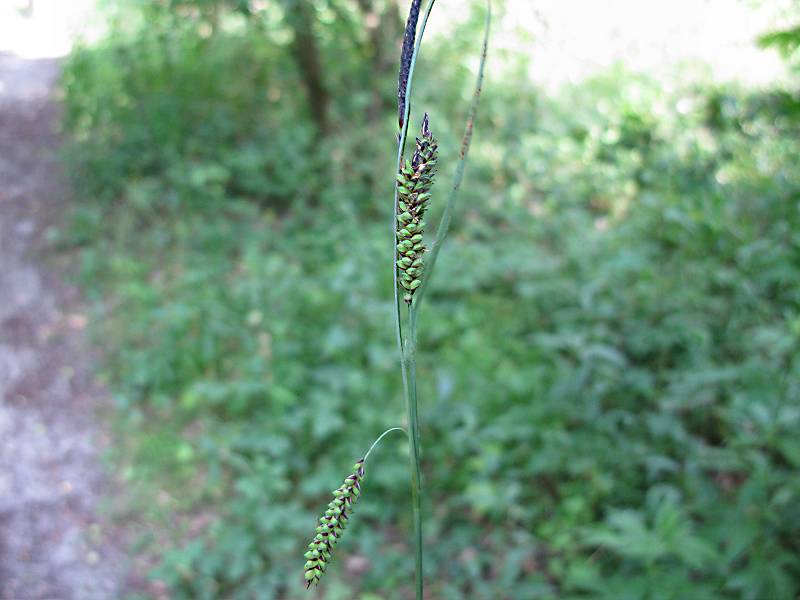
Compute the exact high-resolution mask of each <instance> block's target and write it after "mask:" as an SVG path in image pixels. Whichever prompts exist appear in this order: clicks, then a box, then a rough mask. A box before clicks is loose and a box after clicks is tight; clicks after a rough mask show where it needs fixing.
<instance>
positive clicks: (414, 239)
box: [396, 114, 438, 304]
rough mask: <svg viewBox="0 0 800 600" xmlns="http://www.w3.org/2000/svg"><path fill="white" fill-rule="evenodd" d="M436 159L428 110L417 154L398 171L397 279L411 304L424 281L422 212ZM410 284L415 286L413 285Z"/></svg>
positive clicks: (405, 298) (426, 201)
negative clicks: (408, 274) (407, 272)
mask: <svg viewBox="0 0 800 600" xmlns="http://www.w3.org/2000/svg"><path fill="white" fill-rule="evenodd" d="M437 160H438V145H437V143H436V140H435V139H434V137H433V135H432V134H431V131H430V128H429V119H428V115H427V114H425V116H424V117H423V119H422V128H421V132H420V137H418V138H417V144H416V149H415V150H414V155H413V156H412V158H411V160H408V159H406V160H405V162H404V164H403V168H402V169H400V172H399V173H398V174H397V182H398V187H397V189H398V196H399V200H398V204H397V207H398V214H397V223H398V225H397V229H396V231H397V234H396V235H397V241H398V242H399V243H398V245H397V250H398V252H399V253H400V254H401V255H402V258H401V259H400V261H398V263H397V269H398V283H399V285H400V286H402V287H403V288H405V289H406V290H408V292H407V293H404V294H403V299H404V300H405V302H406V303H407V304H411V302H412V300H413V293H414V290H415V289H417V288H418V287H419V286H420V285H422V281H421V280H420V279H419V278H418V277H419V274H420V273H421V271H419V269H420V268H421V267H422V255H423V254H424V253H425V246H424V245H423V244H422V234H423V232H424V230H425V222H424V221H423V220H422V216H423V215H424V214H425V211H426V210H427V208H428V201H429V200H430V198H431V192H430V190H431V186H432V185H433V176H434V174H435V166H436V161H437ZM406 242H408V244H406ZM406 258H407V259H410V260H411V264H412V266H413V267H414V268H416V269H418V271H417V272H416V273H412V274H411V275H412V276H416V277H417V279H414V280H413V282H411V283H409V281H408V279H407V278H405V277H404V276H403V275H404V274H403V271H405V270H406V269H408V264H407V263H406V262H405V259H406ZM411 285H413V286H414V287H410V286H411Z"/></svg>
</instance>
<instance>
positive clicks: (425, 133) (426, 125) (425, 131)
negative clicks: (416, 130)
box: [422, 113, 431, 138]
mask: <svg viewBox="0 0 800 600" xmlns="http://www.w3.org/2000/svg"><path fill="white" fill-rule="evenodd" d="M422 137H424V138H429V137H431V129H430V122H429V120H428V113H425V116H424V117H422Z"/></svg>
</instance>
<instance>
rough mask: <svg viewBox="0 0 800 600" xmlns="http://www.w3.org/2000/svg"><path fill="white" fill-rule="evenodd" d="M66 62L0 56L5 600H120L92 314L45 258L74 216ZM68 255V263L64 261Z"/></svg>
mask: <svg viewBox="0 0 800 600" xmlns="http://www.w3.org/2000/svg"><path fill="white" fill-rule="evenodd" d="M57 74H58V64H57V62H55V61H52V60H22V59H19V58H16V57H14V56H12V55H10V54H2V53H0V600H33V599H37V600H39V599H42V600H44V599H47V600H50V599H52V600H72V599H75V600H95V599H106V598H109V599H110V598H121V597H122V596H124V594H123V583H124V579H125V574H124V563H123V560H122V554H121V552H120V551H119V549H118V548H117V547H115V545H114V543H119V542H117V541H116V536H113V538H114V539H112V536H111V535H109V533H108V532H109V531H110V530H109V529H108V528H107V527H106V525H105V524H104V523H103V521H102V519H101V518H100V517H99V516H98V502H99V498H100V497H101V495H103V494H105V493H107V492H109V491H110V490H108V489H105V488H107V486H108V485H109V483H108V480H107V479H106V477H105V473H104V470H103V467H102V465H101V464H100V455H101V453H102V448H103V446H104V445H105V444H106V443H107V435H104V433H103V431H102V428H101V427H100V426H99V425H98V421H97V419H96V418H95V413H96V410H97V408H98V407H99V406H100V404H101V403H103V402H105V401H106V400H107V398H106V397H105V396H104V394H103V392H102V390H101V389H100V388H98V387H97V386H95V385H94V384H93V383H92V380H91V377H90V376H89V374H88V373H89V370H90V369H89V366H90V365H89V364H88V363H89V362H90V361H91V358H90V357H91V355H90V352H89V351H88V345H86V344H85V340H84V337H85V332H84V327H85V325H86V318H85V316H83V315H82V314H81V312H80V310H81V309H80V301H79V298H78V297H77V294H76V292H75V290H74V289H72V288H71V287H70V286H68V285H67V284H65V282H64V281H62V280H61V279H60V278H59V277H58V276H57V275H56V274H55V273H54V272H53V270H51V266H49V265H48V263H50V262H51V259H50V258H49V257H46V256H44V255H43V244H42V242H41V240H42V239H43V233H44V231H45V230H46V228H47V227H48V226H49V225H50V224H55V223H58V222H59V221H60V220H61V219H63V209H64V208H65V204H66V201H67V191H66V190H67V188H66V185H65V181H64V177H63V174H62V173H61V172H60V166H59V163H58V161H57V156H56V152H57V151H58V147H59V138H58V136H57V134H56V133H55V128H56V125H57V122H58V106H57V103H56V102H55V101H54V100H53V98H52V90H53V85H54V82H55V79H56V77H57ZM55 258H57V257H55Z"/></svg>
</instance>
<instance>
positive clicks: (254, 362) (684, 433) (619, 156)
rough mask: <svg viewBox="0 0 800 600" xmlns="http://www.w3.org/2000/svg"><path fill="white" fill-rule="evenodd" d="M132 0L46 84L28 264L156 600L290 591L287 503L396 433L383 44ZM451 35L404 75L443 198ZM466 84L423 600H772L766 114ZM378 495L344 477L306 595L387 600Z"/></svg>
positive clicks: (458, 71) (465, 45)
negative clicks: (42, 240)
mask: <svg viewBox="0 0 800 600" xmlns="http://www.w3.org/2000/svg"><path fill="white" fill-rule="evenodd" d="M137 4H139V5H140V7H139V8H137V9H136V10H133V9H131V11H130V12H128V13H126V14H125V17H124V18H121V19H120V20H119V24H118V25H117V27H116V29H115V30H114V32H113V35H110V36H109V37H108V38H107V39H106V40H105V41H104V42H102V43H101V44H99V45H97V46H93V47H87V48H83V49H79V50H77V51H76V52H75V53H74V54H73V55H72V57H71V58H70V60H69V62H68V64H67V66H66V71H65V75H64V89H65V123H66V125H67V128H68V130H69V131H70V133H71V134H72V139H73V143H72V145H71V147H70V149H69V152H68V153H67V157H66V160H67V161H68V162H69V165H70V168H71V170H72V172H74V174H75V182H76V189H77V194H76V208H75V211H74V214H73V216H72V221H71V223H70V224H69V226H68V227H67V228H65V230H64V232H63V234H62V236H61V243H62V244H63V245H64V246H65V247H69V248H72V249H74V251H75V253H76V256H77V260H76V265H77V267H76V270H77V272H78V277H79V279H80V281H81V283H82V285H83V287H84V289H85V290H86V292H87V294H89V297H90V298H91V299H93V300H94V301H95V302H96V309H97V312H96V318H95V327H94V333H95V338H96V340H97V343H98V346H99V347H100V348H102V349H103V350H104V354H105V364H104V372H105V374H106V377H107V379H108V383H109V386H110V388H111V389H112V391H113V392H114V394H115V397H116V399H117V406H118V409H117V410H116V411H115V412H116V414H117V419H116V420H117V423H118V430H119V436H118V441H119V451H118V452H117V456H116V457H115V460H116V462H117V464H118V466H119V472H120V473H121V476H122V477H123V479H124V483H125V489H127V490H129V494H130V500H131V502H130V506H129V507H127V510H129V511H131V514H132V518H131V521H132V522H136V523H146V524H147V525H143V526H141V530H139V529H137V533H141V540H140V549H141V551H142V553H143V554H144V555H145V556H147V557H150V559H151V560H152V561H154V562H155V563H156V564H155V567H154V570H153V572H152V575H153V576H154V577H155V578H157V579H159V580H160V581H163V582H164V583H165V584H166V586H167V587H168V588H169V590H170V595H171V597H173V598H187V599H189V598H191V599H195V598H242V599H245V598H247V599H250V598H263V599H281V600H285V599H295V598H307V597H310V596H309V595H308V594H310V593H311V592H306V591H305V589H304V587H305V586H304V581H303V574H302V570H300V569H298V563H297V557H298V556H300V555H302V553H303V551H304V547H305V544H306V543H307V541H308V540H307V537H308V534H309V533H310V532H311V531H313V527H314V523H315V522H316V519H317V518H318V517H319V515H318V514H317V512H316V511H317V510H318V508H319V507H320V506H324V504H325V503H326V502H327V501H328V500H329V494H330V490H331V489H333V487H334V486H335V485H337V484H338V483H340V482H341V477H342V472H341V468H342V465H349V464H352V461H353V458H354V457H358V456H361V453H363V451H364V447H365V440H370V439H373V438H374V437H376V436H377V435H378V434H379V433H380V432H381V431H383V430H384V429H385V428H386V426H387V425H386V423H387V421H388V422H389V423H395V422H397V423H401V422H402V419H403V414H404V406H403V400H402V387H401V382H400V379H399V377H398V376H397V357H396V346H395V339H394V331H393V328H392V320H393V310H394V308H393V303H392V297H391V289H392V281H391V273H390V271H389V267H388V261H387V252H389V251H390V249H391V240H387V230H388V223H387V215H388V211H389V207H387V204H386V203H387V183H386V182H387V181H392V177H393V160H394V156H393V155H392V154H393V148H394V140H395V137H394V136H395V134H396V131H395V128H396V118H397V115H396V104H395V102H396V98H394V89H395V87H394V82H395V81H396V73H395V71H394V68H395V65H394V62H393V60H394V57H395V56H396V54H395V52H394V50H395V49H394V46H393V44H392V41H391V40H396V39H399V34H398V33H397V32H398V31H400V28H399V27H400V26H399V25H397V23H396V21H397V20H398V19H397V16H396V15H395V14H394V13H393V10H392V9H391V6H392V4H391V3H387V4H384V3H382V2H375V3H369V2H349V1H345V0H336V1H335V0H327V1H325V2H319V3H316V4H314V5H313V6H314V8H313V9H312V10H308V6H309V5H307V4H304V3H299V4H293V3H292V2H290V1H289V0H285V1H283V2H278V1H277V0H276V1H274V2H272V1H271V2H266V3H265V5H268V9H266V10H262V11H253V10H250V8H249V6H250V4H256V3H249V4H248V3H246V2H210V1H207V2H199V1H196V2H188V1H181V2H161V1H157V0H148V1H147V2H139V3H137ZM361 5H370V6H373V8H374V9H375V13H376V14H377V15H378V16H379V17H380V18H378V19H377V24H376V19H372V18H371V17H370V18H369V19H367V18H366V17H364V14H363V13H362V11H361V10H360V8H359V7H360V6H361ZM298 6H300V7H305V8H304V9H302V10H300V9H297V7H298ZM282 7H283V8H288V10H287V11H285V12H284V11H282V10H280V9H281V8H282ZM482 17H483V13H482V10H480V9H479V8H476V9H475V11H474V13H473V14H471V16H470V17H469V18H468V19H466V20H465V21H464V22H463V24H459V25H458V26H457V27H455V31H454V32H453V34H452V35H449V36H447V37H446V39H444V38H442V39H436V38H433V39H429V40H428V41H427V44H428V46H427V48H426V49H425V50H424V51H423V53H422V55H421V58H420V63H419V64H418V74H419V76H418V79H417V83H416V86H417V96H416V97H415V100H414V102H415V106H416V107H422V106H424V107H425V109H426V110H427V111H428V112H430V113H431V120H432V122H434V123H436V135H437V138H438V139H439V142H440V158H439V162H438V165H439V167H440V169H441V174H440V177H441V181H448V180H449V178H450V175H451V174H452V170H453V168H454V167H455V163H456V158H457V156H456V153H457V150H458V139H459V136H460V133H461V131H460V130H461V128H462V126H463V116H464V114H463V111H464V110H465V109H466V103H467V102H466V101H465V100H464V99H465V98H469V94H470V93H471V89H470V88H471V86H472V84H473V82H474V73H472V72H471V71H470V69H469V68H468V67H467V65H466V63H465V61H466V60H467V59H466V58H464V57H472V56H475V55H476V54H477V53H478V51H479V40H480V33H479V31H480V28H481V27H482V24H483V22H482ZM432 18H436V16H435V14H434V16H433V17H432ZM145 24H146V26H145ZM309 36H311V37H310V38H309ZM309 39H311V40H312V41H313V43H312V44H309V43H308V40H309ZM298 40H301V41H304V43H302V44H299V43H298ZM300 46H302V48H301V47H300ZM301 50H302V51H303V52H302V53H303V54H307V55H306V56H301V55H300V54H299V53H301ZM386 56H391V57H392V60H390V61H387V60H386ZM513 60H516V59H513ZM497 64H498V63H495V68H494V69H489V70H488V71H487V81H486V85H485V91H484V97H483V100H482V105H481V112H480V114H479V117H478V123H477V124H476V128H475V129H476V137H475V140H474V145H473V150H472V154H471V157H470V167H469V169H468V171H467V175H466V178H465V181H464V187H463V190H462V197H461V199H460V200H459V202H460V212H459V213H458V214H457V215H456V218H455V219H454V221H453V231H452V235H451V237H450V240H449V241H448V245H447V247H446V250H445V251H444V252H442V254H441V255H440V260H439V262H438V267H437V276H436V278H435V279H434V280H431V285H430V289H428V290H427V291H426V308H425V310H424V311H422V312H421V313H420V323H419V327H420V330H424V332H425V335H423V336H421V337H420V339H419V343H420V347H419V350H418V352H419V364H418V370H419V381H420V390H419V393H420V411H421V420H422V422H423V423H424V424H425V431H424V436H425V437H424V439H425V446H424V454H423V464H422V467H423V473H424V480H425V482H426V500H425V501H426V506H425V510H424V515H425V518H426V522H425V532H426V546H425V547H426V559H427V562H426V579H427V587H428V594H429V595H430V597H431V598H434V599H437V600H439V599H442V600H456V599H475V598H479V599H480V598H493V599H494V598H500V599H513V600H518V599H528V598H541V599H555V598H559V599H563V598H575V599H578V598H593V599H598V600H599V599H608V600H628V599H630V600H639V599H641V600H644V599H648V600H651V599H658V600H661V599H664V600H666V599H675V600H678V599H686V598H703V599H706V598H708V599H715V598H720V599H739V598H742V599H748V600H763V599H766V598H770V599H772V598H775V599H784V598H785V599H791V598H794V597H795V596H796V594H797V592H798V590H800V475H799V474H798V473H800V441H798V436H797V431H798V427H800V384H799V383H798V382H800V352H799V350H800V283H799V282H800V211H799V210H798V198H800V168H798V167H800V164H798V163H800V160H798V157H800V135H799V134H800V111H798V100H797V97H796V96H795V95H793V94H790V93H787V92H785V91H781V90H767V91H761V92H758V93H755V92H747V93H746V92H743V91H738V90H735V89H728V88H721V87H712V86H709V85H705V86H698V85H689V84H686V85H683V86H672V87H673V88H674V89H673V90H672V91H665V89H667V88H666V87H665V86H664V85H662V83H660V82H656V81H651V80H649V79H647V78H645V77H642V76H638V75H633V74H630V73H625V72H624V71H622V70H615V71H613V72H610V73H608V74H606V75H604V76H602V77H598V78H595V79H594V80H591V81H587V82H585V83H582V84H580V85H576V86H573V87H567V88H565V89H563V90H561V92H559V93H558V94H556V95H553V96H548V95H545V94H543V93H541V92H540V91H538V90H536V89H533V88H532V87H531V85H530V84H529V83H528V82H527V81H526V78H525V77H524V76H523V75H522V73H525V72H526V68H527V67H526V65H524V64H514V63H512V64H510V65H508V64H507V65H505V66H504V68H503V69H498V68H497V67H496V65H497ZM334 85H336V86H339V87H338V88H336V87H334ZM462 106H463V107H464V108H463V109H459V108H455V109H454V107H462ZM459 110H461V111H462V112H461V114H458V112H459ZM420 117H421V115H417V116H416V118H415V120H413V121H412V122H418V121H419V118H420ZM430 211H431V213H432V214H431V217H430V218H429V219H428V220H429V222H436V221H437V220H438V215H439V214H440V211H441V205H439V206H438V207H437V203H436V202H433V203H432V205H431V208H430ZM437 211H438V212H437ZM401 437H402V436H390V437H387V438H386V439H385V440H384V442H383V443H382V445H381V447H380V449H378V450H376V456H377V454H380V455H383V456H387V455H389V454H392V453H394V454H395V455H401V456H402V453H403V452H405V451H406V450H405V448H406V446H405V445H404V444H403V443H402V442H403V440H402V439H401ZM371 460H372V459H371ZM406 477H407V466H406V464H405V462H404V461H403V460H381V461H380V468H370V473H369V478H368V479H367V481H366V482H365V487H366V488H368V494H369V500H370V501H366V500H365V501H364V502H363V503H359V516H358V518H357V519H354V520H353V523H352V524H351V525H350V534H349V535H348V536H347V537H346V539H343V540H342V542H341V546H342V547H346V549H347V550H346V552H343V553H342V554H341V556H339V559H340V560H341V563H339V564H337V568H336V569H331V570H329V571H328V573H327V574H326V576H325V581H324V582H323V583H322V584H320V586H319V588H318V590H319V593H324V594H325V598H328V599H339V598H341V599H343V598H352V597H354V594H356V596H355V597H360V598H363V599H377V598H385V599H387V600H388V599H390V598H391V599H394V598H398V597H410V596H411V595H412V594H413V580H412V578H411V573H412V570H413V552H411V548H410V545H409V544H408V543H407V540H408V532H410V531H411V530H412V524H411V518H410V515H408V514H407V510H406V508H407V503H408V493H409V490H408V486H407V485H405V484H401V483H400V482H404V481H406ZM340 551H341V548H340ZM365 565H367V566H365ZM354 575H357V577H355V576H354ZM359 594H360V595H359Z"/></svg>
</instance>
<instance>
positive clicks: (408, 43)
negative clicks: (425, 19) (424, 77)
mask: <svg viewBox="0 0 800 600" xmlns="http://www.w3.org/2000/svg"><path fill="white" fill-rule="evenodd" d="M421 3H422V0H411V8H410V9H409V11H408V20H407V21H406V30H405V33H404V34H403V50H402V51H401V52H400V76H399V78H398V82H397V108H398V111H399V113H400V115H399V121H400V129H402V128H403V116H404V115H405V112H406V86H407V85H408V73H409V71H410V70H411V57H412V56H413V55H414V41H415V40H416V37H417V21H418V20H419V5H420V4H421Z"/></svg>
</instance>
